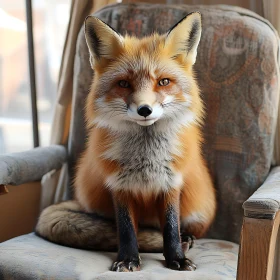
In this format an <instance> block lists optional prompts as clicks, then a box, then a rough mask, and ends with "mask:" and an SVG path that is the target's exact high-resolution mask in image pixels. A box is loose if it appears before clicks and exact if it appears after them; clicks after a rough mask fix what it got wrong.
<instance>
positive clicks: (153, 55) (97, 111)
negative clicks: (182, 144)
mask: <svg viewBox="0 0 280 280" xmlns="http://www.w3.org/2000/svg"><path fill="white" fill-rule="evenodd" d="M85 36H86V42H87V45H88V48H89V52H90V63H91V66H92V68H93V69H94V79H93V84H92V88H91V92H90V94H89V96H88V100H87V122H88V124H89V125H91V124H95V125H97V126H100V127H108V128H110V129H112V130H114V131H118V130H127V129H130V128H131V127H139V126H151V125H153V126H157V127H161V128H163V129H168V126H166V125H168V124H169V123H170V122H171V123H173V124H174V125H175V124H179V125H190V124H192V123H196V122H197V121H200V120H201V118H202V111H203V110H202V102H201V100H200V97H199V90H198V87H197V84H196V81H195V79H194V76H193V70H192V67H193V64H194V63H195V60H196V54H197V47H198V43H199V40H200V36H201V15H200V13H198V12H194V13H191V14H189V15H187V16H186V17H184V18H183V19H182V20H181V21H179V22H178V23H177V24H176V25H175V26H174V27H172V28H171V29H170V30H169V31H168V32H167V33H166V34H164V35H159V34H153V35H151V36H149V37H145V38H142V39H138V38H135V37H130V36H124V37H123V36H122V35H120V34H119V33H117V32H116V31H115V30H113V29H112V28H111V27H110V26H108V25H107V24H105V23H104V22H102V21H101V20H100V19H98V18H96V17H93V16H89V17H87V19H86V21H85Z"/></svg>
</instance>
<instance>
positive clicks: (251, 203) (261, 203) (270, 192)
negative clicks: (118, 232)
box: [243, 166, 280, 219]
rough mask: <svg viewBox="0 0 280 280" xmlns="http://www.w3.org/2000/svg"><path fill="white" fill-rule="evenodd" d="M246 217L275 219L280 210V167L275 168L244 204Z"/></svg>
mask: <svg viewBox="0 0 280 280" xmlns="http://www.w3.org/2000/svg"><path fill="white" fill-rule="evenodd" d="M243 208H244V216H245V217H250V218H255V219H274V217H275V215H276V213H277V211H278V210H279V209H280V166H277V167H274V168H273V169H272V170H271V172H270V173H269V176H268V177H267V179H266V180H265V182H264V183H263V184H262V185H261V186H260V187H259V189H257V191H256V192H254V193H253V194H252V196H250V197H249V199H248V200H246V201H245V202H244V203H243Z"/></svg>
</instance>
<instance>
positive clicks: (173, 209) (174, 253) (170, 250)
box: [161, 195, 196, 271]
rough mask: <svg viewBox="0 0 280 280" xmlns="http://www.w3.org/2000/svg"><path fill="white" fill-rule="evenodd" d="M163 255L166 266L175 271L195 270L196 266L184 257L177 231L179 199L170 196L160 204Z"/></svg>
mask: <svg viewBox="0 0 280 280" xmlns="http://www.w3.org/2000/svg"><path fill="white" fill-rule="evenodd" d="M162 207H163V209H162V208H161V209H162V210H163V215H162V218H161V223H162V230H163V248H164V249H163V250H164V251H163V255H164V257H165V261H166V266H167V267H168V268H171V269H175V270H190V271H192V270H195V269H196V266H195V265H194V264H193V263H192V261H191V260H189V259H187V258H186V257H185V254H184V251H183V248H182V244H181V238H180V231H179V228H180V226H179V213H178V212H179V211H178V209H179V197H178V196H176V195H175V196H170V197H168V199H167V198H165V199H164V201H163V202H162Z"/></svg>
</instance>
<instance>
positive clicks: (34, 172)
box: [0, 145, 67, 185]
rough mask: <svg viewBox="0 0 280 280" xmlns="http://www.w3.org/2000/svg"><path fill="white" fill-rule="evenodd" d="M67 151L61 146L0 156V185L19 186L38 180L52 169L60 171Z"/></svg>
mask: <svg viewBox="0 0 280 280" xmlns="http://www.w3.org/2000/svg"><path fill="white" fill-rule="evenodd" d="M66 158H67V151H66V148H65V147H64V146H62V145H52V146H49V147H42V148H35V149H32V150H29V151H26V152H21V153H13V154H8V155H2V156H0V185H21V184H24V183H28V182H32V181H37V180H40V179H41V178H42V177H43V175H45V174H46V173H48V172H49V171H51V170H53V169H60V168H61V166H62V164H63V163H64V162H65V161H66Z"/></svg>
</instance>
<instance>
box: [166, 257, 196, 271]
mask: <svg viewBox="0 0 280 280" xmlns="http://www.w3.org/2000/svg"><path fill="white" fill-rule="evenodd" d="M167 267H168V268H170V269H173V270H187V271H195V270H196V265H195V264H194V263H193V262H192V261H191V260H190V259H187V258H184V259H179V260H173V261H170V262H167Z"/></svg>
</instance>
